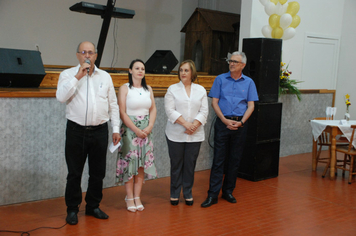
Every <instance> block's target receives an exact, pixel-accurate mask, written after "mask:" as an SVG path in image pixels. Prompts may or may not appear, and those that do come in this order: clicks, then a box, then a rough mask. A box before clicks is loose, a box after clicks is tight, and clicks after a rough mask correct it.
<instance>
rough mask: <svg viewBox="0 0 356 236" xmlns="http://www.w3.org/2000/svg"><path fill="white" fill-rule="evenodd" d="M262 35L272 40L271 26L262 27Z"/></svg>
mask: <svg viewBox="0 0 356 236" xmlns="http://www.w3.org/2000/svg"><path fill="white" fill-rule="evenodd" d="M262 34H263V36H265V37H266V38H272V27H271V26H269V25H265V26H263V27H262Z"/></svg>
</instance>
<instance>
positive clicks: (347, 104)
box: [345, 94, 351, 120]
mask: <svg viewBox="0 0 356 236" xmlns="http://www.w3.org/2000/svg"><path fill="white" fill-rule="evenodd" d="M345 104H346V113H345V120H350V114H349V106H350V105H351V102H350V95H348V94H346V95H345Z"/></svg>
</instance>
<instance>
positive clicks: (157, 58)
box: [145, 50, 178, 74]
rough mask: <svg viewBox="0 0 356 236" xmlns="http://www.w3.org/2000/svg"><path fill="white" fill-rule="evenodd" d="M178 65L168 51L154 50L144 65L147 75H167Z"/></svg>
mask: <svg viewBox="0 0 356 236" xmlns="http://www.w3.org/2000/svg"><path fill="white" fill-rule="evenodd" d="M177 64H178V60H177V58H176V57H175V56H174V55H173V53H172V51H170V50H156V51H155V52H154V53H153V54H152V56H151V57H150V58H149V59H148V60H147V62H146V63H145V69H146V72H148V73H153V74H169V73H170V72H171V71H172V70H173V68H174V67H175V66H176V65H177Z"/></svg>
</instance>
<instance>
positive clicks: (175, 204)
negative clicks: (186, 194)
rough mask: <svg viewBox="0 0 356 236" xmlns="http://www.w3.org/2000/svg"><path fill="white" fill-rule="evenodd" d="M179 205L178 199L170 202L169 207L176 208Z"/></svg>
mask: <svg viewBox="0 0 356 236" xmlns="http://www.w3.org/2000/svg"><path fill="white" fill-rule="evenodd" d="M178 203H179V199H178V200H171V205H172V206H177V205H178Z"/></svg>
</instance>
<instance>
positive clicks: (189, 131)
mask: <svg viewBox="0 0 356 236" xmlns="http://www.w3.org/2000/svg"><path fill="white" fill-rule="evenodd" d="M198 127H199V126H197V125H195V124H193V123H190V122H186V123H185V124H184V128H185V132H184V133H186V134H189V135H192V134H194V132H195V131H196V130H197V129H198Z"/></svg>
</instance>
